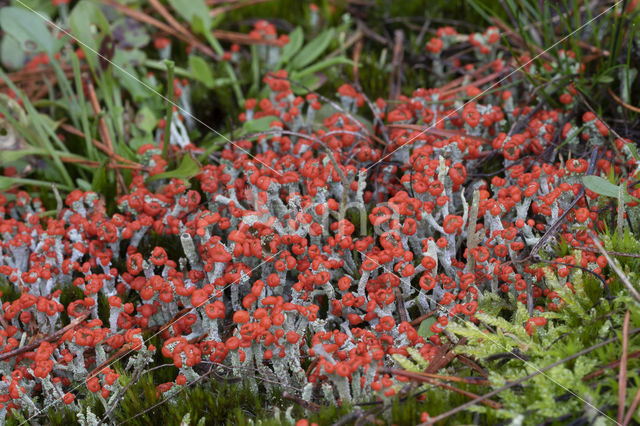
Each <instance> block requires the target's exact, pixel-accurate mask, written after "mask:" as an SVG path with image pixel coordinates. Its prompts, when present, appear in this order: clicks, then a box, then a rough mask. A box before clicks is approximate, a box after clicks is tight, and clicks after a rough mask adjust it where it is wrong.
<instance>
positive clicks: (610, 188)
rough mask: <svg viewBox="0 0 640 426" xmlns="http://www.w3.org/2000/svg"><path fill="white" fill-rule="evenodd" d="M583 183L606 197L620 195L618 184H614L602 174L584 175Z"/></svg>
mask: <svg viewBox="0 0 640 426" xmlns="http://www.w3.org/2000/svg"><path fill="white" fill-rule="evenodd" d="M582 183H584V186H586V187H587V189H589V190H591V191H593V192H595V193H596V194H599V195H604V196H605V197H614V198H617V197H618V185H614V184H612V183H611V182H609V181H608V180H606V179H604V178H601V177H600V176H583V177H582Z"/></svg>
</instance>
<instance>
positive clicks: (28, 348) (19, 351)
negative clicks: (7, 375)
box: [0, 312, 89, 361]
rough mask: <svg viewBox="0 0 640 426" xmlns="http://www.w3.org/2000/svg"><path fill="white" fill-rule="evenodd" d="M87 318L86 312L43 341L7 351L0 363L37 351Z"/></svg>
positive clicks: (1, 357) (1, 356) (0, 357)
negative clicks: (45, 343)
mask: <svg viewBox="0 0 640 426" xmlns="http://www.w3.org/2000/svg"><path fill="white" fill-rule="evenodd" d="M88 316H89V313H88V312H86V313H84V314H82V315H80V316H78V317H76V318H74V319H73V321H71V322H70V323H69V324H67V325H66V326H65V327H63V328H61V329H60V330H58V331H56V332H55V333H53V334H50V335H49V336H47V337H45V338H44V339H41V340H38V341H37V342H35V343H32V344H30V345H26V346H23V347H21V348H17V349H14V350H12V351H9V352H6V353H3V354H1V355H0V361H5V360H7V359H9V358H13V357H14V356H18V355H21V354H23V353H25V352H31V351H33V350H35V349H37V348H38V347H39V346H40V344H41V343H42V342H52V341H54V340H56V339H57V338H59V337H60V336H62V335H63V334H64V333H66V332H67V331H68V330H70V329H72V328H73V327H75V326H77V325H78V324H80V323H81V322H82V321H84V320H85V319H86V318H87V317H88Z"/></svg>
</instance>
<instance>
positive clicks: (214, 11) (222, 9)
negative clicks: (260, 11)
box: [207, 0, 271, 18]
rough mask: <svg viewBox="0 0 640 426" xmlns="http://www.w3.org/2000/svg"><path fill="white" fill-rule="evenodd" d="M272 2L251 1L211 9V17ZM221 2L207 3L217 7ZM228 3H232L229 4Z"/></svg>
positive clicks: (266, 0) (264, 0)
mask: <svg viewBox="0 0 640 426" xmlns="http://www.w3.org/2000/svg"><path fill="white" fill-rule="evenodd" d="M268 1H271V0H249V1H246V2H233V3H237V4H229V5H226V6H219V7H215V8H213V9H211V12H209V14H210V15H211V17H212V18H215V17H216V16H218V15H220V14H221V13H227V12H230V11H232V10H235V9H240V8H243V7H247V6H252V5H254V4H259V3H264V2H268ZM220 3H221V2H207V4H209V5H215V4H220ZM228 3H232V2H228Z"/></svg>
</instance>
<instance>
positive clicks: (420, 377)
mask: <svg viewBox="0 0 640 426" xmlns="http://www.w3.org/2000/svg"><path fill="white" fill-rule="evenodd" d="M382 371H384V372H387V373H391V374H394V375H396V376H404V377H407V378H409V379H412V380H414V381H418V382H421V383H429V384H430V385H434V386H438V387H441V388H443V389H446V390H449V391H452V392H455V393H459V394H460V395H464V396H466V397H468V398H473V399H476V398H479V395H476V394H475V393H473V392H469V391H465V390H463V389H459V388H456V387H455V386H451V385H449V384H447V383H443V382H441V381H440V380H436V379H434V378H431V377H428V376H427V375H425V374H424V373H415V372H412V371H405V370H397V369H385V370H382ZM441 377H447V378H446V379H444V380H450V378H448V376H441ZM456 379H458V378H457V377H456ZM450 381H453V380H450ZM457 381H460V380H457ZM483 382H485V383H472V384H488V382H487V381H486V380H483ZM464 383H467V382H464ZM482 404H483V405H486V406H488V407H491V408H493V409H494V410H499V409H500V408H501V407H502V406H501V405H500V404H498V403H497V402H495V401H491V400H487V399H485V400H483V401H482Z"/></svg>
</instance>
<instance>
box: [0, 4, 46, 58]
mask: <svg viewBox="0 0 640 426" xmlns="http://www.w3.org/2000/svg"><path fill="white" fill-rule="evenodd" d="M44 19H48V17H46V16H39V15H38V14H36V13H34V12H31V11H29V10H26V9H23V8H21V7H11V6H9V7H3V8H2V9H1V10H0V27H2V30H3V31H4V32H5V33H7V34H9V35H10V36H11V37H13V38H14V39H15V40H16V41H17V42H18V43H19V45H20V47H21V48H22V49H23V50H26V51H33V52H37V51H42V50H44V51H45V52H47V53H48V54H49V55H53V54H54V53H55V46H54V43H53V40H54V38H53V37H52V36H51V33H50V32H49V30H47V26H46V25H45V21H44Z"/></svg>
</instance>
